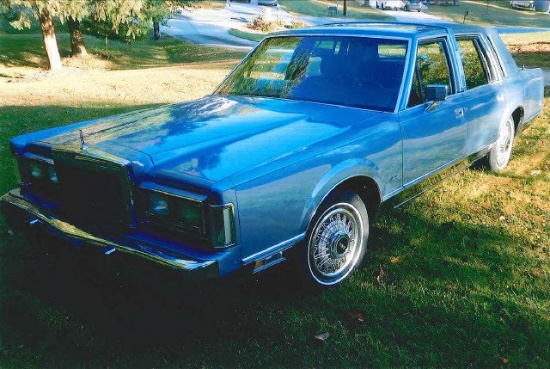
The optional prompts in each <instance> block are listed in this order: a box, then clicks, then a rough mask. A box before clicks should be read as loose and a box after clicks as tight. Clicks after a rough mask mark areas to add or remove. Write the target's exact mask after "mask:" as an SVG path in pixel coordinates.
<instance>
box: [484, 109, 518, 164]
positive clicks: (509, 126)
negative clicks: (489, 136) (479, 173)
mask: <svg viewBox="0 0 550 369" xmlns="http://www.w3.org/2000/svg"><path fill="white" fill-rule="evenodd" d="M514 133H515V126H514V120H513V119H512V117H509V118H508V119H507V120H506V121H505V122H504V123H503V124H502V125H501V126H500V128H499V130H498V138H497V141H496V142H495V144H494V145H493V147H492V148H491V150H490V151H489V153H488V154H487V162H488V165H489V169H490V170H492V171H494V172H498V171H501V170H502V169H504V167H506V165H508V162H509V161H510V157H511V156H512V144H513V143H514Z"/></svg>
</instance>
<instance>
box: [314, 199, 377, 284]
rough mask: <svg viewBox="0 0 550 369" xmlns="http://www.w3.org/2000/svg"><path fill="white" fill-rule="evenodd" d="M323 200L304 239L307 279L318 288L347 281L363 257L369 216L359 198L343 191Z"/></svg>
mask: <svg viewBox="0 0 550 369" xmlns="http://www.w3.org/2000/svg"><path fill="white" fill-rule="evenodd" d="M332 198H333V200H328V201H326V203H327V205H325V206H322V207H321V208H320V209H319V210H320V211H319V213H320V215H319V216H317V217H316V218H315V219H314V221H313V226H312V227H310V229H309V231H308V238H307V268H308V270H307V271H308V276H309V277H310V278H311V279H312V280H313V282H315V283H316V284H318V285H322V286H331V285H335V284H338V283H340V282H342V281H343V280H344V279H346V278H347V277H348V276H349V275H350V274H351V273H352V272H353V271H354V270H355V269H356V267H357V266H358V265H359V264H360V263H361V261H362V260H363V257H364V256H365V251H366V248H367V240H368V236H369V216H368V213H367V209H366V207H365V204H364V203H363V201H362V200H361V198H360V197H359V196H358V195H357V194H355V193H352V192H343V193H340V194H338V195H336V196H333V197H332Z"/></svg>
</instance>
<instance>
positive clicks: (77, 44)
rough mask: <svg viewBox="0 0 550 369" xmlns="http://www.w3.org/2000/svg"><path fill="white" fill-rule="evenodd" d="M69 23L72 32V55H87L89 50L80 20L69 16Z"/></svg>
mask: <svg viewBox="0 0 550 369" xmlns="http://www.w3.org/2000/svg"><path fill="white" fill-rule="evenodd" d="M67 25H68V26H69V32H70V33H71V55H72V56H78V55H79V56H87V55H88V51H87V50H86V46H85V45H84V37H82V32H81V31H80V21H79V20H78V19H74V18H72V17H68V18H67Z"/></svg>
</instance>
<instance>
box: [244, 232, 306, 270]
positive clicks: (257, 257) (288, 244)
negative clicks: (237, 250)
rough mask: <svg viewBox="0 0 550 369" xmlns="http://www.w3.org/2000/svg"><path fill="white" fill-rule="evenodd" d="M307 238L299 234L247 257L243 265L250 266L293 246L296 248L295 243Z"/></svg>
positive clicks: (303, 234)
mask: <svg viewBox="0 0 550 369" xmlns="http://www.w3.org/2000/svg"><path fill="white" fill-rule="evenodd" d="M305 237H306V234H305V233H302V234H299V235H298V236H295V237H292V238H291V239H289V240H286V241H283V242H281V243H279V244H277V245H275V246H271V247H270V248H268V249H265V250H262V251H260V252H257V253H255V254H253V255H250V256H247V257H246V258H244V259H243V265H246V264H249V263H251V262H253V261H258V260H261V259H265V258H266V257H267V256H269V255H270V254H274V253H277V252H282V251H285V250H287V249H289V248H291V247H292V246H294V244H295V243H297V242H300V241H302V240H303V239H304V238H305Z"/></svg>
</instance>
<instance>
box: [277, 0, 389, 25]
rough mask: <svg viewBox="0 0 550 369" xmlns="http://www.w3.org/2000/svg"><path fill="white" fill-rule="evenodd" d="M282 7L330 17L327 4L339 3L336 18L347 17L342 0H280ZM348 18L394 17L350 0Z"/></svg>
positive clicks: (295, 11) (316, 15) (384, 18)
mask: <svg viewBox="0 0 550 369" xmlns="http://www.w3.org/2000/svg"><path fill="white" fill-rule="evenodd" d="M279 4H281V7H282V8H283V9H284V10H286V11H288V12H290V13H296V14H303V15H309V16H313V17H328V16H329V15H328V11H327V6H329V5H338V11H339V13H338V15H337V16H335V18H342V19H345V17H344V16H343V15H342V11H343V5H342V1H334V0H279ZM347 18H356V19H371V20H392V19H393V17H391V16H388V15H386V14H384V13H382V12H380V11H378V10H376V9H372V8H370V7H365V6H362V5H361V4H360V3H358V2H356V1H353V0H348V14H347Z"/></svg>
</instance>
